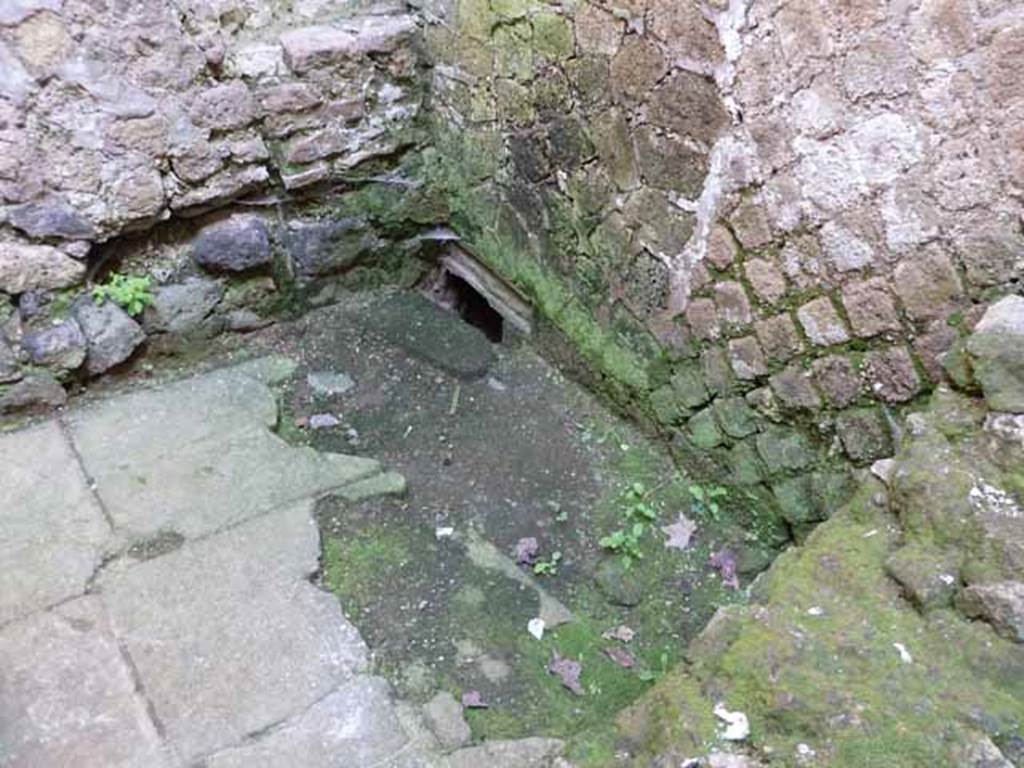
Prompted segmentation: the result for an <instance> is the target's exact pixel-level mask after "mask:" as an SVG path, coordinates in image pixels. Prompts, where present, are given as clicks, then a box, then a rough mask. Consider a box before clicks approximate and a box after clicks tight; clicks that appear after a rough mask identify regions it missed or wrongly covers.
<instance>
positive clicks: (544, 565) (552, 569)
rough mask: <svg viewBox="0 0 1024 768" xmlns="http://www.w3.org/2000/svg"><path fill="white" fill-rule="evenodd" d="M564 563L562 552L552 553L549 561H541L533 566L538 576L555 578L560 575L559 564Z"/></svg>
mask: <svg viewBox="0 0 1024 768" xmlns="http://www.w3.org/2000/svg"><path fill="white" fill-rule="evenodd" d="M560 562H562V553H561V552H552V553H551V557H549V558H548V559H547V560H540V561H538V562H536V563H534V564H533V572H534V573H535V574H536V575H537V576H555V575H556V574H557V573H558V564H559V563H560Z"/></svg>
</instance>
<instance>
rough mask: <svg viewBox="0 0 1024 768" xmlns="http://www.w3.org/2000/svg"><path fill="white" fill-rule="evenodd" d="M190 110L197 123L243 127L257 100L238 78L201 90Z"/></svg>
mask: <svg viewBox="0 0 1024 768" xmlns="http://www.w3.org/2000/svg"><path fill="white" fill-rule="evenodd" d="M189 114H190V116H191V117H192V120H193V121H194V122H195V124H196V125H198V126H200V127H201V128H207V129H211V130H217V131H226V130H233V129H237V128H244V127H245V126H246V125H248V124H249V123H251V122H252V121H253V120H255V119H256V117H257V111H256V100H255V99H254V98H253V95H252V93H251V92H250V91H249V89H248V87H246V85H245V83H243V82H242V81H241V80H233V81H231V82H227V83H224V84H222V85H218V86H216V87H214V88H210V89H208V90H203V91H200V93H199V95H198V96H197V97H196V99H195V101H194V102H193V103H192V105H191V108H190V110H189Z"/></svg>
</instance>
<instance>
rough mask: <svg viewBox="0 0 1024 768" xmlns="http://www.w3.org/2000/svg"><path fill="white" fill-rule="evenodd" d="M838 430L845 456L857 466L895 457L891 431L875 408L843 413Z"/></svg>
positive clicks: (882, 415) (837, 426)
mask: <svg viewBox="0 0 1024 768" xmlns="http://www.w3.org/2000/svg"><path fill="white" fill-rule="evenodd" d="M836 430H837V431H838V432H839V439H840V440H842V443H843V449H844V450H845V451H846V455H847V456H849V457H850V459H851V460H853V461H854V462H855V463H857V464H862V465H863V464H870V463H871V462H872V461H875V460H876V459H884V458H886V457H888V456H892V454H893V438H892V429H891V428H890V427H889V424H888V422H887V421H886V419H885V416H884V414H882V412H881V411H880V410H878V409H876V408H861V409H857V410H853V411H846V412H844V413H841V414H840V415H839V417H838V418H837V419H836Z"/></svg>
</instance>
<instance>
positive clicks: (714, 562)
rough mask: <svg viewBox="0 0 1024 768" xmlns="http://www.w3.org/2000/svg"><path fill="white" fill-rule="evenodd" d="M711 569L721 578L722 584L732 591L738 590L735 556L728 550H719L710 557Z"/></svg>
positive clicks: (738, 581) (738, 582)
mask: <svg viewBox="0 0 1024 768" xmlns="http://www.w3.org/2000/svg"><path fill="white" fill-rule="evenodd" d="M711 567H712V568H714V569H715V570H717V571H718V573H719V574H721V576H722V583H723V584H725V586H727V587H732V588H733V589H739V588H740V579H739V576H737V575H736V555H734V554H733V553H732V551H731V550H729V549H720V550H718V551H717V552H715V553H714V554H713V555H711Z"/></svg>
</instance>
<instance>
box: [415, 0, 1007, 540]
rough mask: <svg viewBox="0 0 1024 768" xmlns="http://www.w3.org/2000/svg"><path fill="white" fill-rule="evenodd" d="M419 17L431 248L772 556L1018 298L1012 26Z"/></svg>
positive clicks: (484, 9) (473, 10) (496, 5)
mask: <svg viewBox="0 0 1024 768" xmlns="http://www.w3.org/2000/svg"><path fill="white" fill-rule="evenodd" d="M425 15H426V17H427V18H428V20H430V21H432V23H431V24H429V26H428V27H427V29H426V37H427V40H428V45H429V49H430V50H431V52H432V54H433V56H434V58H435V62H434V63H435V69H434V92H433V98H434V112H433V114H434V116H435V118H436V123H437V128H436V133H437V139H436V148H437V151H438V153H439V156H440V158H442V159H441V160H440V161H439V162H438V163H437V165H438V168H439V171H438V176H439V179H440V183H441V184H442V185H444V186H445V187H446V188H447V189H448V192H449V199H450V202H451V204H452V207H453V222H454V224H455V226H456V229H457V230H458V231H459V233H460V234H461V235H463V236H464V237H465V239H466V240H467V242H468V244H469V245H470V246H471V247H472V248H473V249H474V250H475V251H476V252H477V253H478V254H479V255H480V256H481V258H483V259H484V260H485V261H488V262H489V263H491V264H492V266H494V267H495V268H496V269H498V270H499V271H502V272H503V273H504V274H506V275H507V276H509V277H510V278H511V279H512V280H514V281H515V282H517V283H518V284H519V285H520V286H521V287H522V288H523V289H524V290H525V291H527V292H528V293H529V294H530V295H531V296H532V297H533V298H534V300H535V301H536V302H537V304H538V305H539V307H540V309H541V311H542V313H543V314H544V315H545V316H547V317H548V318H549V319H550V320H551V321H552V323H553V324H554V325H556V326H557V327H558V328H560V329H561V331H562V332H563V333H564V334H565V335H566V336H567V337H568V338H569V339H570V341H571V342H572V344H573V345H575V346H576V347H577V348H578V349H579V350H580V351H581V353H582V354H583V355H584V356H585V357H586V359H587V361H588V363H589V365H590V366H591V367H592V368H594V369H596V370H598V371H599V372H601V373H602V374H603V376H604V381H603V385H604V387H605V388H606V390H607V391H608V392H610V393H611V394H612V396H614V397H616V398H617V399H618V400H619V401H620V402H621V403H623V404H624V405H625V406H626V407H628V408H630V409H631V410H632V411H633V412H635V413H639V414H640V415H642V416H644V417H646V418H647V419H649V420H650V421H652V422H655V423H657V424H658V425H659V427H660V428H661V429H662V430H663V431H664V432H665V433H666V435H667V436H669V437H670V438H671V440H672V441H673V445H674V446H675V447H676V449H677V450H678V452H679V453H680V455H681V456H682V457H683V459H684V460H685V463H686V464H687V465H689V466H690V467H704V469H705V470H706V471H707V472H708V473H709V474H712V475H716V476H718V477H719V478H721V479H723V480H726V481H731V482H734V483H739V484H742V485H746V486H748V487H750V488H751V489H752V492H753V493H755V495H757V494H760V498H762V499H767V500H768V501H770V502H773V503H776V504H778V505H779V507H780V508H781V510H782V513H783V515H784V516H785V517H786V518H787V520H788V521H789V522H790V524H791V526H792V527H793V528H794V529H795V530H796V531H797V532H798V533H799V532H800V531H801V530H804V529H806V524H807V523H809V522H813V521H814V520H816V519H820V518H822V517H824V516H825V515H826V514H828V512H829V511H830V509H831V508H832V506H833V504H834V502H833V500H834V499H835V498H838V497H839V496H841V495H842V494H843V493H844V492H845V489H846V487H847V481H846V479H845V478H844V474H843V472H842V467H843V466H845V465H848V464H850V463H852V464H856V465H865V464H869V463H870V462H871V461H873V460H875V459H877V458H879V457H882V456H886V455H889V454H890V453H891V451H892V446H893V431H894V426H893V425H894V424H895V423H896V422H895V419H894V417H895V416H896V415H898V414H897V411H898V410H899V409H900V408H902V407H904V406H905V405H906V404H910V403H915V402H918V399H919V398H920V397H921V396H923V394H924V393H925V392H927V391H928V390H929V389H930V388H932V387H933V386H934V385H935V383H936V382H938V381H939V380H941V379H942V378H943V377H944V376H945V375H946V373H945V371H944V370H943V366H942V360H943V359H944V356H945V355H946V353H947V352H948V351H949V350H950V349H951V348H955V347H956V346H957V344H958V340H959V339H960V338H961V336H962V335H963V334H964V333H965V332H966V331H967V330H968V329H969V328H970V327H971V325H972V323H973V322H974V320H975V319H976V318H977V317H978V316H979V312H980V311H981V310H983V309H984V307H985V305H986V303H987V302H988V301H989V300H990V299H991V298H993V297H998V296H1001V295H1003V294H1005V293H1007V292H1009V291H1019V290H1020V287H1021V284H1020V280H1021V277H1022V275H1024V236H1022V230H1021V211H1022V206H1021V186H1020V179H1021V178H1022V172H1024V133H1022V132H1021V125H1024V122H1022V119H1021V118H1022V116H1024V89H1022V88H1021V79H1020V78H1019V77H1017V76H1015V75H1014V74H1013V72H1014V71H1015V69H1016V68H1019V66H1020V65H1021V64H1022V63H1024V8H1022V7H1021V6H1020V4H1018V3H1012V2H998V1H989V2H970V3H968V2H959V1H958V0H923V1H919V2H906V3H889V4H881V3H819V2H817V1H816V0H792V1H790V2H779V1H768V0H728V2H727V1H726V0H716V1H715V2H705V3H703V4H701V3H697V2H691V1H690V0H621V1H620V2H615V1H614V0H608V2H586V1H583V0H581V2H578V3H561V4H558V3H547V2H536V1H535V0H453V2H449V3H443V2H442V3H436V4H434V5H432V6H430V7H428V8H427V9H426V12H425ZM956 359H958V358H957V356H956V355H953V356H952V358H951V361H952V362H955V360H956ZM954 370H955V366H954ZM769 490H770V496H767V495H766V494H767V493H768V492H769Z"/></svg>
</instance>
